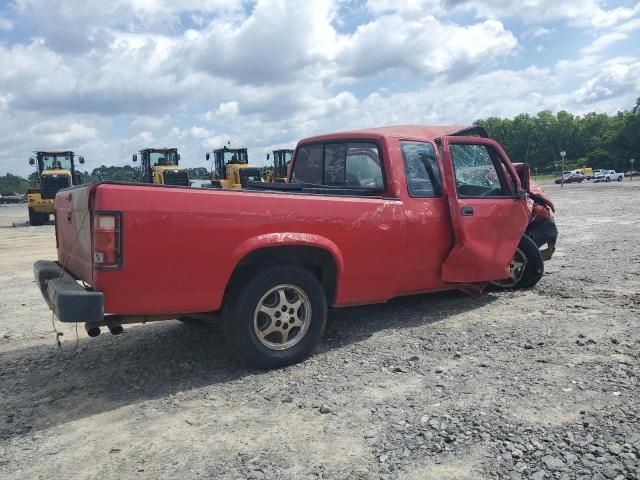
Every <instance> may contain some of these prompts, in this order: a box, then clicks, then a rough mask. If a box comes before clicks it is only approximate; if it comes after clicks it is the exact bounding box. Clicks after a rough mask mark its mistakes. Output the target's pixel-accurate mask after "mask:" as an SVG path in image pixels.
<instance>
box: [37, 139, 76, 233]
mask: <svg viewBox="0 0 640 480" xmlns="http://www.w3.org/2000/svg"><path fill="white" fill-rule="evenodd" d="M33 153H35V157H31V158H29V165H33V166H35V167H36V168H37V170H38V177H37V184H38V185H37V187H35V188H30V189H28V190H27V205H28V207H29V223H30V224H31V225H32V226H34V227H36V226H39V225H44V224H45V223H47V222H48V221H49V216H50V215H51V214H52V213H54V212H55V208H54V199H55V197H56V193H58V190H61V189H63V188H67V187H70V186H71V185H79V184H80V183H82V177H81V176H80V174H79V173H78V172H76V170H75V155H74V153H73V152H72V151H70V150H65V151H37V152H33ZM78 163H84V157H78Z"/></svg>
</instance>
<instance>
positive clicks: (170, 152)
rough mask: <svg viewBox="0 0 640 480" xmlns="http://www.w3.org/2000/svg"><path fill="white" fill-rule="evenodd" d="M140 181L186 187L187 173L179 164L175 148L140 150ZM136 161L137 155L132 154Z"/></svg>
mask: <svg viewBox="0 0 640 480" xmlns="http://www.w3.org/2000/svg"><path fill="white" fill-rule="evenodd" d="M140 160H141V169H142V182H143V183H155V184H157V185H179V186H183V187H188V186H189V185H190V183H189V173H188V172H187V170H186V169H185V168H184V167H181V166H180V165H179V162H180V154H179V153H178V149H177V148H145V149H143V150H140ZM133 161H134V162H137V161H138V155H136V154H134V155H133Z"/></svg>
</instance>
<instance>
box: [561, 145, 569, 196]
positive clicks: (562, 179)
mask: <svg viewBox="0 0 640 480" xmlns="http://www.w3.org/2000/svg"><path fill="white" fill-rule="evenodd" d="M566 156H567V152H565V151H564V150H563V151H561V152H560V157H562V163H561V165H562V170H561V171H560V175H562V176H561V177H560V188H564V157H566Z"/></svg>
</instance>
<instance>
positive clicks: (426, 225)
mask: <svg viewBox="0 0 640 480" xmlns="http://www.w3.org/2000/svg"><path fill="white" fill-rule="evenodd" d="M486 137H487V135H486V133H485V132H484V130H482V129H481V128H478V127H420V126H401V127H385V128H377V129H369V130H360V131H352V132H344V133H337V134H331V135H322V136H316V137H311V138H306V139H304V140H302V141H300V142H299V143H298V146H297V148H296V151H295V155H294V159H293V164H292V168H291V176H290V182H289V183H285V184H282V183H281V184H277V183H276V184H274V183H270V184H262V183H252V184H248V185H246V186H245V187H246V189H245V190H243V191H227V190H222V191H221V190H208V189H196V188H189V187H172V186H159V185H158V186H156V185H141V184H123V183H96V184H91V185H83V186H77V187H72V188H69V189H66V190H63V191H60V192H59V193H58V195H57V196H56V241H57V247H58V261H57V262H52V261H38V262H36V264H35V266H34V271H35V276H36V280H37V283H38V285H39V286H40V289H41V291H42V293H43V296H44V298H45V300H46V301H47V303H48V304H49V307H50V308H51V309H52V310H53V311H54V312H55V314H56V315H57V317H58V319H59V320H60V321H63V322H83V323H85V325H86V327H87V331H88V332H89V334H90V335H96V334H98V333H99V332H100V328H101V327H108V328H109V329H110V330H111V331H112V333H118V332H119V331H122V325H123V324H127V323H141V322H148V321H153V320H162V319H172V318H180V317H184V316H188V315H191V316H193V315H198V314H200V315H203V314H215V313H218V312H219V313H222V318H223V321H224V325H225V332H226V335H227V337H228V340H229V342H230V344H231V345H232V346H233V347H234V348H235V350H236V351H237V353H238V355H239V356H240V357H241V358H243V359H244V360H245V361H247V362H248V363H250V364H251V365H253V366H256V367H259V368H274V367H279V366H283V365H287V364H291V363H294V362H297V361H300V360H302V359H303V358H305V357H306V356H308V355H309V354H310V352H311V351H312V350H313V348H314V347H315V346H316V344H317V343H318V341H319V339H320V337H321V335H322V332H323V329H324V326H325V322H326V317H327V307H328V306H332V307H343V306H349V305H359V304H369V303H378V302H385V301H387V300H389V299H390V298H392V297H396V296H400V295H409V294H415V293H423V292H434V291H442V290H451V289H458V290H463V291H480V290H482V289H483V288H484V287H485V286H486V285H487V284H488V283H492V284H493V285H495V286H496V287H499V288H500V287H501V288H527V287H531V286H533V285H535V284H536V283H537V281H538V280H539V279H540V277H541V276H542V272H543V259H546V258H549V257H550V256H551V254H552V253H553V249H554V246H555V241H556V237H557V230H556V227H555V223H554V220H553V215H552V213H551V211H552V210H553V205H552V204H551V202H550V201H549V200H548V198H547V197H546V196H545V194H544V192H543V191H542V189H541V188H539V187H538V186H537V185H535V184H534V183H533V182H531V181H530V179H529V172H528V167H527V166H526V165H513V164H512V163H511V162H510V160H509V158H508V157H507V155H506V154H505V152H504V151H503V149H502V148H501V146H500V145H499V144H498V143H496V142H495V141H493V140H490V139H488V138H486ZM542 247H546V248H545V249H543V250H541V248H542Z"/></svg>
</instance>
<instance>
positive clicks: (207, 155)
mask: <svg viewBox="0 0 640 480" xmlns="http://www.w3.org/2000/svg"><path fill="white" fill-rule="evenodd" d="M205 158H206V159H207V162H208V161H209V160H211V156H210V155H209V154H208V153H207V154H206V155H205Z"/></svg>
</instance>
